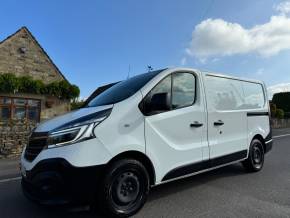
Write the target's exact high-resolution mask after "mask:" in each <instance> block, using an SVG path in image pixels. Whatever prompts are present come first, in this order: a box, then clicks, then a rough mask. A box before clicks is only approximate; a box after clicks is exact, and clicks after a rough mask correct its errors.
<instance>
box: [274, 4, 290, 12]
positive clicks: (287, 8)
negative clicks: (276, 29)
mask: <svg viewBox="0 0 290 218" xmlns="http://www.w3.org/2000/svg"><path fill="white" fill-rule="evenodd" d="M274 9H275V10H276V11H278V12H280V13H281V14H284V15H286V14H289V13H290V1H285V2H281V3H279V4H278V5H277V6H275V7H274Z"/></svg>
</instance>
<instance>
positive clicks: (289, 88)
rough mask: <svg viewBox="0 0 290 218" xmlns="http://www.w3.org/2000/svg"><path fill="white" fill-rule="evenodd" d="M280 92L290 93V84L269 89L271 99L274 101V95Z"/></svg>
mask: <svg viewBox="0 0 290 218" xmlns="http://www.w3.org/2000/svg"><path fill="white" fill-rule="evenodd" d="M279 92H290V83H280V84H277V85H273V86H269V87H268V97H269V99H272V97H273V95H274V94H275V93H279Z"/></svg>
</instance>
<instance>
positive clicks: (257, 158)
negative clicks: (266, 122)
mask: <svg viewBox="0 0 290 218" xmlns="http://www.w3.org/2000/svg"><path fill="white" fill-rule="evenodd" d="M242 164H243V166H244V167H245V168H246V170H247V171H249V172H258V171H260V170H261V169H262V168H263V165H264V147H263V144H262V142H261V141H260V140H259V139H254V140H253V141H252V142H251V145H250V149H249V156H248V158H247V159H246V160H244V161H243V162H242Z"/></svg>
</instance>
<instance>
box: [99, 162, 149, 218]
mask: <svg viewBox="0 0 290 218" xmlns="http://www.w3.org/2000/svg"><path fill="white" fill-rule="evenodd" d="M149 188H150V182H149V175H148V172H147V170H146V168H145V167H144V166H143V165H142V164H141V163H140V162H139V161H137V160H134V159H124V160H119V161H116V162H114V163H113V164H112V165H111V166H110V167H109V168H108V170H107V171H106V173H105V176H104V180H103V185H102V187H100V189H99V190H100V192H99V193H98V194H100V195H99V201H98V202H97V204H100V205H99V206H101V207H103V208H102V209H103V212H104V213H105V214H107V215H109V216H110V217H129V216H132V215H133V214H135V213H137V212H138V211H139V210H140V209H141V208H142V207H143V205H144V203H145V201H146V198H147V195H148V193H149ZM99 208H100V207H99Z"/></svg>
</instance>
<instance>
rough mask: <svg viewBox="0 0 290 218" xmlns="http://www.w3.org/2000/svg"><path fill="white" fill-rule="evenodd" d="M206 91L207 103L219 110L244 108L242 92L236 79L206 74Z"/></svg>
mask: <svg viewBox="0 0 290 218" xmlns="http://www.w3.org/2000/svg"><path fill="white" fill-rule="evenodd" d="M206 92H207V101H208V105H209V106H210V107H211V108H213V109H215V110H219V111H224V110H240V109H243V108H244V103H245V99H244V93H243V88H242V84H241V82H240V81H238V80H232V79H227V78H222V77H215V76H207V77H206Z"/></svg>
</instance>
